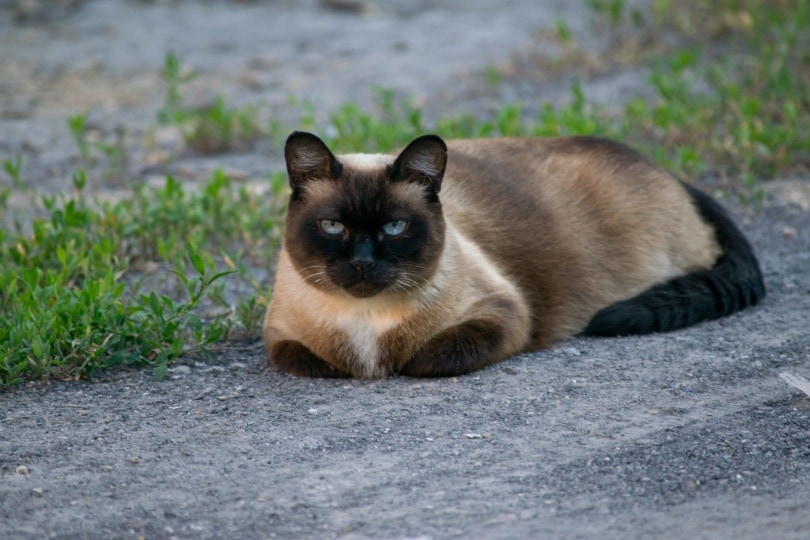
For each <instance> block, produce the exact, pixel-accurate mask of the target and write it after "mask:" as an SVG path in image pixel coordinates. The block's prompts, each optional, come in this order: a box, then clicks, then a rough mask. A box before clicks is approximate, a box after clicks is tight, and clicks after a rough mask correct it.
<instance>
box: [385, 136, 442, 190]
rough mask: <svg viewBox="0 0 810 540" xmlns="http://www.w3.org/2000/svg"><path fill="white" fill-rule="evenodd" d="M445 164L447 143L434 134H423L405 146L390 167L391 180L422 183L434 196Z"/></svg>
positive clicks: (439, 184)
mask: <svg viewBox="0 0 810 540" xmlns="http://www.w3.org/2000/svg"><path fill="white" fill-rule="evenodd" d="M446 166H447V145H446V144H445V143H444V141H443V140H442V139H441V138H440V137H438V136H436V135H423V136H421V137H419V138H418V139H415V140H414V141H413V142H411V144H409V145H408V146H407V147H405V150H403V151H402V152H401V153H400V154H399V156H398V157H397V159H396V161H394V165H393V166H392V167H391V180H393V181H395V182H396V181H406V182H417V183H420V184H424V185H425V186H426V187H427V188H428V189H429V190H430V193H431V195H433V196H436V195H438V193H439V189H441V187H442V179H443V178H444V169H445V167H446Z"/></svg>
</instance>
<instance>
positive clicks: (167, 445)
mask: <svg viewBox="0 0 810 540" xmlns="http://www.w3.org/2000/svg"><path fill="white" fill-rule="evenodd" d="M574 4H575V3H571V2H566V1H560V2H545V3H544V5H545V6H547V7H544V8H543V9H538V8H536V7H534V8H533V9H529V8H530V7H533V6H536V3H535V2H533V1H529V0H525V1H521V0H511V1H506V2H503V1H500V2H496V1H492V2H487V1H484V0H478V1H464V2H462V1H458V2H445V3H441V7H431V6H432V5H433V4H432V3H431V2H426V1H424V2H422V1H419V2H406V1H404V0H403V1H398V2H390V3H388V2H368V3H367V5H369V6H371V7H372V8H373V9H372V11H370V12H368V13H365V14H358V13H352V12H349V13H345V12H340V13H339V12H336V11H334V10H332V9H325V8H323V7H321V6H320V4H319V3H317V2H293V1H289V2H251V3H245V4H239V3H235V4H229V5H228V4H221V3H213V4H202V3H197V2H180V3H173V2H169V3H163V2H157V3H148V4H144V3H139V2H127V1H105V2H87V3H85V4H84V5H82V6H81V8H80V10H79V11H77V12H72V14H69V15H67V16H66V17H65V18H63V19H60V22H59V24H55V23H54V22H37V23H35V24H28V25H24V26H16V25H11V24H10V23H9V22H7V21H6V20H3V18H2V17H4V16H5V15H7V11H6V12H4V11H2V10H0V48H1V49H2V51H3V54H2V55H0V57H1V59H0V73H2V77H0V100H2V101H0V103H1V104H2V109H1V110H2V115H0V155H6V154H8V153H10V152H13V151H18V150H21V151H23V152H24V153H25V155H26V159H27V160H28V161H27V162H29V163H31V167H30V169H29V173H30V174H31V175H32V176H33V177H34V178H35V179H37V181H39V182H42V183H43V186H44V187H45V188H51V189H59V187H60V186H61V185H62V184H61V183H62V182H63V181H64V178H63V176H62V174H63V173H64V171H65V170H69V168H70V167H72V166H74V165H75V160H76V156H75V153H76V151H75V148H74V147H73V145H72V143H71V141H70V140H69V138H68V137H67V133H66V131H64V130H63V128H62V126H63V125H64V124H63V122H64V117H65V116H66V115H68V114H74V113H75V112H77V111H78V110H82V109H85V108H88V109H92V110H94V111H95V112H94V113H93V114H95V115H96V118H97V120H98V122H99V123H100V124H103V125H113V124H114V123H116V122H123V123H125V124H126V125H127V126H128V127H130V126H132V129H133V130H137V129H141V130H144V129H146V127H147V124H148V121H151V119H153V118H154V112H155V110H156V109H157V107H158V106H159V105H160V102H161V100H162V92H163V90H162V88H161V86H160V83H159V80H158V79H157V76H156V72H157V69H158V68H159V66H160V64H161V62H162V59H163V55H164V54H165V52H166V50H167V49H169V48H171V49H174V50H176V51H177V53H178V55H179V56H181V57H182V58H184V59H185V60H186V61H188V62H189V63H191V64H192V65H194V66H195V67H197V68H198V69H200V70H201V71H200V73H201V74H200V77H199V79H198V81H197V82H198V83H199V86H197V87H195V88H197V89H198V90H197V91H199V92H200V98H199V99H206V96H205V93H206V92H207V91H208V92H210V91H212V90H213V89H216V91H218V92H223V93H225V94H226V95H228V96H229V99H232V100H234V101H235V102H237V103H238V102H253V101H254V100H265V101H266V102H267V103H270V104H271V105H272V106H274V107H279V108H281V107H282V106H283V100H284V99H285V95H286V93H287V92H289V91H295V92H300V93H303V94H307V93H309V94H310V95H311V96H313V97H314V98H318V100H319V105H321V106H323V107H330V106H334V105H337V104H339V103H342V102H343V101H346V100H347V99H357V100H363V99H367V98H368V96H369V94H368V93H367V91H366V88H367V86H368V84H370V83H376V84H381V85H384V86H391V87H395V88H400V89H402V90H404V91H406V92H408V93H412V94H415V95H418V96H421V97H422V98H423V99H425V101H426V102H429V103H434V104H440V103H443V101H442V100H447V99H448V97H447V96H451V97H452V96H455V95H459V94H456V93H454V92H455V91H457V90H458V88H460V87H462V86H464V85H466V84H473V83H470V78H469V77H468V75H469V74H470V73H474V72H477V71H478V70H481V69H483V68H484V67H485V65H486V64H487V63H488V62H493V63H495V62H502V61H505V60H506V59H508V58H509V55H510V54H511V53H513V52H515V51H520V50H522V48H524V47H525V46H527V44H528V43H529V41H530V40H531V39H533V36H535V35H536V34H535V31H536V30H537V29H538V28H544V27H548V26H549V25H550V24H553V21H554V20H555V19H556V18H557V17H568V18H569V19H571V18H573V16H574V15H576V13H575V11H565V10H576V9H577V8H574V7H572V6H573V5H574ZM0 7H2V3H0ZM580 19H581V18H580ZM582 23H583V24H584V21H583V22H582ZM146 29H148V30H146ZM472 29H474V30H475V31H473V30H472ZM147 38H148V39H147ZM325 51H327V52H325ZM292 57H294V58H297V59H299V60H298V61H297V62H290V60H289V59H290V58H292ZM246 71H247V72H249V73H250V76H247V75H245V72H246ZM251 77H253V78H251ZM614 80H623V79H622V78H621V74H617V75H616V79H614ZM246 81H247V82H246ZM257 81H258V82H257ZM636 83H638V81H635V83H634V84H636ZM325 89H328V90H325ZM560 91H562V89H561V90H560ZM483 94H484V93H481V94H478V95H479V97H478V98H469V100H468V101H464V102H456V103H455V106H459V107H461V106H466V107H469V108H471V109H474V108H476V107H481V106H486V99H491V96H490V97H488V98H483V97H480V96H481V95H483ZM482 100H483V101H482ZM145 119H146V120H145ZM223 159H224V160H225V161H228V160H235V159H237V157H235V156H224V157H223ZM239 159H240V161H238V163H239V164H240V166H242V167H246V168H247V169H251V170H252V169H253V168H255V171H254V172H255V173H256V174H260V173H262V174H263V173H265V172H266V170H264V168H266V167H269V166H272V165H273V164H274V163H277V162H276V161H274V160H275V159H277V158H274V157H272V156H269V157H268V156H252V157H251V156H249V157H248V158H245V157H239ZM136 165H137V164H136ZM767 192H768V196H767V204H766V207H765V210H764V211H763V212H762V213H760V214H757V215H751V216H749V215H744V214H742V213H739V214H738V217H739V218H740V220H741V222H742V223H743V226H744V228H745V230H746V231H747V232H748V233H749V234H750V236H751V239H752V241H753V243H754V245H755V247H756V249H757V251H758V252H759V253H760V254H761V258H762V265H763V269H764V271H765V275H766V281H767V285H768V288H769V295H768V297H767V299H766V300H765V302H764V304H763V305H762V306H761V307H758V308H756V309H753V310H749V311H746V312H744V313H741V314H738V315H736V316H733V317H730V318H728V319H724V320H721V321H717V322H712V323H707V324H703V325H699V326H697V327H694V328H691V329H688V330H686V331H681V332H676V333H672V334H667V335H660V336H647V337H643V338H626V339H612V340H597V339H575V340H572V341H569V342H566V343H563V344H561V345H560V346H559V347H558V348H556V349H555V350H552V351H547V352H543V353H537V354H530V355H524V356H521V357H518V358H515V359H512V360H510V361H509V362H506V363H504V364H502V365H499V366H495V367H493V368H490V369H487V370H484V371H481V372H479V373H475V374H473V375H470V376H465V377H459V378H457V379H449V380H437V381H433V380H430V381H422V380H415V379H408V378H391V379H388V380H383V381H373V382H369V381H351V382H346V381H323V380H304V379H296V378H292V377H288V376H285V375H281V374H279V373H276V372H273V371H270V372H265V371H264V363H263V354H262V352H261V350H260V349H257V348H253V349H243V350H232V351H227V352H225V353H223V355H222V356H221V357H220V358H218V359H217V360H216V361H215V362H213V363H205V364H196V363H194V362H193V361H189V362H188V363H186V364H185V365H179V366H177V367H175V368H173V369H172V371H171V375H170V377H169V379H168V380H167V381H165V382H164V383H156V382H154V381H153V380H152V378H151V375H150V374H149V373H148V372H136V373H116V374H112V375H110V376H108V377H107V378H106V379H105V380H102V381H99V382H95V383H89V382H82V383H74V384H63V383H52V384H43V383H30V384H26V385H23V386H21V387H19V388H14V389H12V390H11V391H8V392H5V393H3V394H0V404H2V412H0V537H2V538H42V537H55V538H110V537H112V538H134V537H141V536H142V537H145V538H171V537H177V538H237V537H240V538H270V537H277V538H347V539H362V538H436V539H438V538H452V537H476V538H538V537H543V536H552V537H567V538H578V537H600V538H602V537H604V538H610V537H655V538H678V537H690V538H695V537H697V538H730V537H732V538H752V539H753V538H762V537H764V536H768V537H772V538H796V539H798V538H805V537H806V535H807V531H808V530H810V512H808V502H807V501H810V451H809V450H808V449H810V400H809V399H808V398H806V397H803V395H802V394H801V393H800V392H799V391H797V390H794V389H792V388H790V387H788V386H787V385H786V384H784V382H783V381H782V380H781V379H780V378H779V377H778V374H779V373H780V372H782V371H790V372H793V373H797V374H800V375H803V376H805V377H810V360H809V359H808V356H809V355H810V331H808V329H810V187H809V185H808V182H807V180H806V179H804V180H802V179H795V180H792V181H791V180H784V181H780V182H773V183H770V184H769V185H768V187H767Z"/></svg>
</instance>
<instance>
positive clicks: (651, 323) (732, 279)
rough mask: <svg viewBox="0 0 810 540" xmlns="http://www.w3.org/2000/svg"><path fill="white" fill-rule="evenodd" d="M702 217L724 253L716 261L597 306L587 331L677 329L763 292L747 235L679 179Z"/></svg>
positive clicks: (727, 310) (607, 333)
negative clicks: (712, 231) (618, 300)
mask: <svg viewBox="0 0 810 540" xmlns="http://www.w3.org/2000/svg"><path fill="white" fill-rule="evenodd" d="M683 186H684V188H685V189H686V191H687V192H688V193H689V196H690V197H691V198H692V201H693V202H694V204H695V206H696V207H697V209H698V211H699V212H700V214H701V216H702V217H703V219H704V220H705V221H706V222H708V223H709V224H710V225H712V227H713V228H714V230H715V235H716V238H717V242H718V244H719V245H720V248H721V249H722V254H721V255H720V257H719V258H718V259H717V262H715V264H714V266H712V267H711V268H709V269H706V270H699V271H696V272H692V273H689V274H686V275H684V276H681V277H678V278H675V279H672V280H670V281H667V282H666V283H662V284H660V285H656V286H655V287H652V288H650V289H648V290H646V291H644V292H643V293H641V294H639V295H638V296H635V297H633V298H630V299H628V300H624V301H622V302H618V303H616V304H612V305H610V306H608V307H606V308H604V309H602V310H601V311H599V312H598V313H597V314H596V315H595V316H594V318H593V319H592V320H591V322H590V323H588V327H587V328H586V329H585V331H584V333H585V334H592V335H599V336H619V335H629V334H647V333H651V332H666V331H669V330H677V329H678V328H684V327H686V326H690V325H692V324H696V323H698V322H700V321H706V320H711V319H717V318H719V317H724V316H726V315H729V314H731V313H734V312H735V311H738V310H741V309H743V308H746V307H748V306H753V305H755V304H756V303H757V302H759V301H760V300H762V299H763V298H764V297H765V284H764V282H763V280H762V272H761V271H760V268H759V263H758V262H757V258H756V257H755V256H754V252H753V250H752V249H751V245H750V244H749V243H748V240H746V238H745V237H744V236H743V234H742V232H741V231H740V230H739V229H738V228H737V226H736V225H735V224H734V222H733V221H732V219H731V218H730V217H729V215H728V214H727V213H726V211H725V210H724V209H723V207H722V206H720V204H719V203H717V202H716V201H715V200H714V199H712V198H711V197H709V196H708V195H706V194H705V193H703V192H702V191H700V190H698V189H696V188H694V187H692V186H690V185H688V184H683Z"/></svg>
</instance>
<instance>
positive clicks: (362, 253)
mask: <svg viewBox="0 0 810 540" xmlns="http://www.w3.org/2000/svg"><path fill="white" fill-rule="evenodd" d="M349 263H350V264H351V265H352V266H354V267H355V268H356V269H357V270H360V271H361V272H367V271H368V270H371V269H372V268H373V267H374V264H375V261H374V246H373V245H372V244H371V239H370V238H362V239H360V240H358V241H357V243H355V245H354V253H352V258H351V259H349Z"/></svg>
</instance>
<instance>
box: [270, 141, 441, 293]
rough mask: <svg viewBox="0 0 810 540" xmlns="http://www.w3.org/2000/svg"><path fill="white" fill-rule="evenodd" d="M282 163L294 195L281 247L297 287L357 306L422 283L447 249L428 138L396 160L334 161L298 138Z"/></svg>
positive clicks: (437, 149) (435, 157)
mask: <svg viewBox="0 0 810 540" xmlns="http://www.w3.org/2000/svg"><path fill="white" fill-rule="evenodd" d="M284 156H285V159H286V161H287V173H288V175H289V179H290V186H291V188H292V195H291V197H290V205H289V208H288V211H287V219H286V230H285V236H284V243H285V247H286V249H287V252H288V253H289V256H290V259H291V260H292V262H293V265H294V266H295V268H296V270H297V271H298V273H299V274H300V275H301V277H302V279H304V280H306V281H307V282H308V283H310V284H311V285H313V286H315V287H317V288H319V289H321V290H324V291H327V292H337V291H345V292H346V293H348V294H350V295H352V296H354V297H357V298H368V297H372V296H375V295H377V294H380V293H382V292H383V291H387V292H392V293H396V292H403V293H404V292H409V291H412V290H415V289H419V288H421V287H423V286H424V285H425V283H427V281H428V280H429V279H430V278H431V276H432V275H433V274H434V272H435V271H436V267H437V264H438V260H439V257H440V255H441V252H442V248H443V246H444V219H443V217H442V209H441V203H440V202H439V189H440V188H441V183H442V178H443V176H444V169H445V165H446V163H447V146H446V145H445V144H444V141H442V140H441V139H440V138H439V137H436V136H434V135H425V136H422V137H419V138H417V139H416V140H414V141H413V142H411V143H410V144H409V145H408V146H407V147H406V148H405V149H404V150H403V151H402V152H401V153H400V154H399V155H398V156H396V157H395V156H387V155H379V154H349V155H343V156H335V155H333V154H332V152H331V151H330V150H329V149H328V148H327V147H326V145H325V144H324V143H323V141H321V140H320V139H319V138H318V137H316V136H315V135H312V134H311V133H303V132H295V133H293V134H292V135H290V137H289V138H288V139H287V144H286V147H285V150H284Z"/></svg>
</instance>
